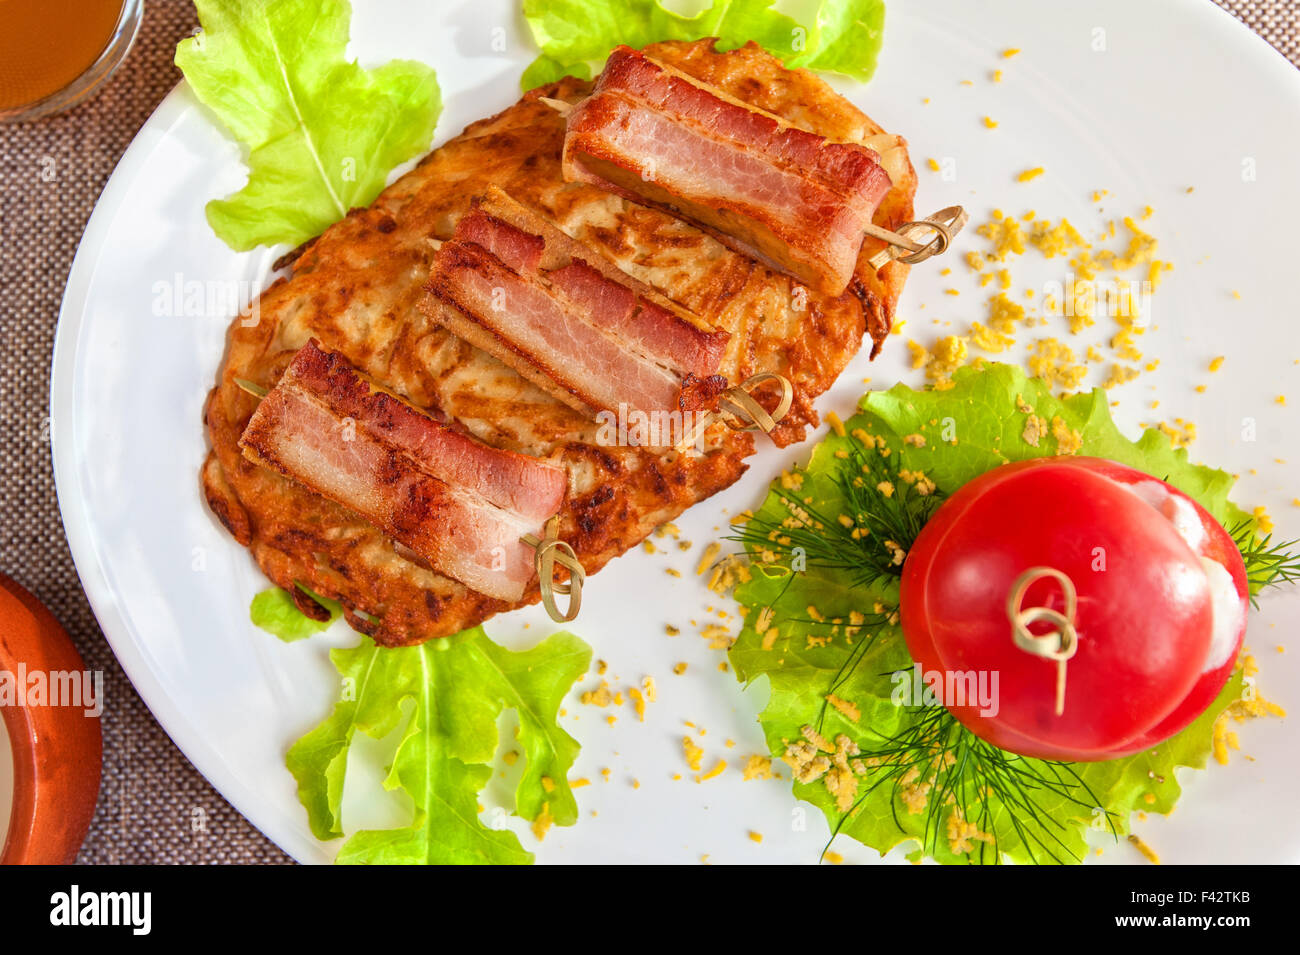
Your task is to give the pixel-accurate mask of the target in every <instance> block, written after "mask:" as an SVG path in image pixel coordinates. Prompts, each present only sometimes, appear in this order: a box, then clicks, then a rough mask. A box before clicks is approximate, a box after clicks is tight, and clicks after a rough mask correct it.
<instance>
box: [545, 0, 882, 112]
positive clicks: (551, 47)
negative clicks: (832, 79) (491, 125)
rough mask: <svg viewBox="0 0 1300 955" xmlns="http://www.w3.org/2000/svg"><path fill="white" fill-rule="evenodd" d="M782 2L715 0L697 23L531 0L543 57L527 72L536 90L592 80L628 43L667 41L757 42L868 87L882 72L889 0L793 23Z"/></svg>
mask: <svg viewBox="0 0 1300 955" xmlns="http://www.w3.org/2000/svg"><path fill="white" fill-rule="evenodd" d="M773 4H774V0H712V2H711V3H709V5H708V6H707V7H706V8H705V9H702V10H700V11H699V12H698V13H697V14H695V15H694V16H683V15H682V14H679V13H674V12H673V11H672V10H669V9H667V8H666V7H665V6H664V5H663V3H661V2H660V0H524V19H525V20H526V21H527V22H528V27H529V29H530V30H531V31H532V34H533V39H535V40H536V41H537V45H538V46H539V47H540V48H541V51H542V55H541V56H539V57H538V58H537V59H536V60H534V61H533V63H532V64H531V65H530V66H529V67H528V69H526V70H525V71H524V75H523V78H522V79H521V80H520V85H521V86H522V87H523V88H524V89H526V90H527V89H532V88H533V87H536V86H540V85H542V84H543V83H549V82H552V81H554V80H558V79H559V78H560V77H562V76H566V75H572V76H577V77H580V78H582V79H589V78H590V77H591V75H592V66H593V65H597V66H598V65H599V64H601V63H603V62H604V60H605V57H606V56H608V55H609V51H610V50H612V49H613V48H614V47H615V46H617V45H618V44H620V43H625V44H627V45H628V46H632V47H638V48H639V47H643V46H645V45H646V44H647V43H655V42H658V41H661V40H698V39H700V38H701V37H708V36H715V37H718V38H719V42H718V48H719V49H721V50H730V49H735V48H736V47H738V46H744V45H745V44H746V43H748V42H749V41H750V40H753V41H754V42H755V43H757V44H759V45H760V46H762V47H763V48H764V49H766V50H767V51H768V52H770V53H772V54H774V55H776V56H778V57H780V58H781V59H782V60H783V61H784V62H785V65H786V66H788V67H791V68H794V67H805V68H807V69H812V70H824V71H827V72H832V73H842V74H844V75H846V76H851V77H853V78H854V79H856V80H861V81H864V82H865V81H866V80H869V79H870V78H871V75H872V73H874V72H875V69H876V56H877V54H878V53H879V52H880V42H881V37H882V34H883V31H884V23H885V4H884V0H815V2H813V3H811V4H808V3H806V4H804V8H805V9H806V10H807V14H806V16H805V17H804V18H803V19H801V20H795V19H792V18H791V17H789V16H786V15H785V14H784V13H779V12H777V11H776V10H773V9H772V6H773Z"/></svg>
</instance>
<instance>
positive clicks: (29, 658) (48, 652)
mask: <svg viewBox="0 0 1300 955" xmlns="http://www.w3.org/2000/svg"><path fill="white" fill-rule="evenodd" d="M85 669H86V665H85V664H84V663H83V662H82V660H81V655H80V654H79V653H77V649H76V647H74V646H73V645H72V641H71V640H70V639H69V638H68V634H67V631H65V630H64V629H63V627H61V626H60V625H59V622H58V621H57V620H55V619H54V617H53V615H52V614H51V613H50V612H49V611H48V610H46V609H45V607H44V606H42V604H41V603H40V602H39V601H38V600H37V599H36V598H35V597H33V596H32V595H31V594H29V593H28V592H27V591H26V590H24V589H23V588H22V587H20V586H19V585H18V584H16V583H14V582H13V581H12V580H10V579H9V578H8V577H6V576H4V575H3V574H0V671H4V670H7V671H9V673H11V674H13V675H14V676H13V677H12V680H13V681H15V682H16V681H17V678H18V675H19V674H20V673H24V672H25V673H27V674H33V673H45V674H47V675H48V674H50V673H55V672H65V673H77V674H80V673H83V672H85ZM0 679H4V677H0ZM47 679H48V678H47ZM11 686H12V684H11ZM17 690H18V692H25V688H24V687H17ZM0 691H2V688H0ZM2 699H3V696H2V695H0V700H2ZM23 699H24V700H25V701H26V700H30V697H28V696H24V697H23ZM5 702H6V703H7V701H5ZM50 702H51V701H50V700H49V699H48V698H47V699H46V700H45V701H44V704H43V705H30V706H19V705H17V701H16V700H15V701H14V703H13V705H0V716H3V717H4V727H5V729H6V730H7V731H8V733H9V741H10V746H11V748H12V750H13V763H14V794H13V809H12V812H11V814H10V817H9V835H8V838H7V839H6V840H5V845H4V851H3V853H0V863H3V864H7V865H14V864H36V865H52V864H61V863H68V862H72V861H73V859H74V858H75V857H76V855H77V850H78V849H79V848H80V847H81V842H82V840H83V839H85V837H86V830H87V829H88V828H89V827H90V819H91V817H92V816H93V815H94V813H95V802H96V800H97V799H98V798H99V773H100V757H101V755H102V741H101V737H100V731H99V718H98V716H95V715H87V713H86V710H87V709H89V708H90V707H89V705H88V704H87V705H81V706H69V705H58V706H54V705H50ZM64 702H66V701H64ZM84 702H85V701H84V700H83V703H84ZM99 702H100V704H101V706H102V703H103V701H102V700H101V701H99Z"/></svg>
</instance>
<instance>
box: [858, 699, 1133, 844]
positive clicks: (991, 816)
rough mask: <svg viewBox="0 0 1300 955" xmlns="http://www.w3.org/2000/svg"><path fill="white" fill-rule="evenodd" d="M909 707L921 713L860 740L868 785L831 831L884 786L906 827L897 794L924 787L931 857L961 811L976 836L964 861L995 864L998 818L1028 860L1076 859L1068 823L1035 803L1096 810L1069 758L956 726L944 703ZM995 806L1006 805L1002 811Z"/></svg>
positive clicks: (1110, 818) (1108, 822)
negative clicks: (1021, 751) (1052, 801)
mask: <svg viewBox="0 0 1300 955" xmlns="http://www.w3.org/2000/svg"><path fill="white" fill-rule="evenodd" d="M909 709H914V710H918V711H919V712H920V714H921V715H920V716H919V717H918V718H917V720H916V722H914V723H912V724H911V725H909V726H908V727H907V728H906V729H904V730H902V731H901V732H900V733H898V734H897V735H895V736H890V737H885V738H884V739H883V740H882V741H881V742H880V743H878V744H876V745H875V746H873V747H870V748H865V747H861V744H859V746H860V750H861V751H860V753H859V754H858V755H856V756H854V757H853V762H855V763H860V764H861V765H862V766H863V767H864V769H865V770H866V773H867V775H866V777H864V778H865V779H866V780H868V781H869V785H868V786H867V788H866V790H865V792H864V793H863V794H862V795H861V796H860V797H859V798H858V800H857V802H856V803H855V804H854V806H853V807H852V808H851V809H850V810H849V811H848V812H847V813H845V814H844V815H843V816H841V818H840V821H839V823H838V824H837V825H836V827H835V833H838V832H839V831H840V829H841V828H842V827H843V826H844V824H845V823H846V822H847V821H848V819H849V818H850V817H851V816H852V815H853V813H854V812H855V811H856V810H857V809H858V807H859V805H861V803H862V801H863V800H865V799H866V798H867V797H868V796H869V795H870V794H871V793H872V792H874V791H875V790H876V789H878V788H879V787H881V786H889V787H890V789H891V798H890V807H891V808H890V811H891V812H892V813H893V818H894V824H895V825H896V826H897V827H898V829H899V831H900V832H904V831H906V830H905V829H904V827H903V822H902V820H901V819H900V818H899V815H898V805H899V803H900V802H901V801H902V800H901V797H902V795H903V793H904V791H905V790H907V789H913V788H915V789H917V790H918V791H919V790H920V789H924V790H925V809H924V812H925V828H924V833H923V837H922V847H923V850H924V851H926V852H927V853H928V854H930V855H932V856H933V855H934V854H935V851H936V849H937V847H938V840H939V839H940V838H941V837H943V835H944V833H943V830H944V827H945V822H946V820H948V819H949V818H950V816H951V813H953V812H957V811H958V810H960V812H961V816H960V818H961V819H962V820H964V821H965V822H968V823H972V824H973V825H975V826H976V828H977V829H978V835H972V836H971V837H970V838H971V839H972V840H973V842H972V851H971V852H967V853H966V855H967V859H968V861H969V862H970V863H973V864H985V863H992V864H998V863H1000V862H1001V860H1002V855H1003V851H1002V847H1001V845H1000V836H999V823H1000V822H1004V823H1005V825H1007V826H1010V827H1011V829H1012V831H1014V832H1015V834H1016V836H1017V837H1018V838H1019V839H1020V842H1021V843H1022V844H1023V845H1024V847H1025V850H1026V851H1027V852H1028V854H1029V857H1030V858H1031V859H1032V860H1033V861H1034V862H1046V861H1050V862H1054V863H1058V864H1059V863H1064V862H1078V861H1080V860H1079V857H1078V856H1076V855H1075V853H1074V852H1073V851H1072V850H1071V848H1070V847H1069V846H1068V845H1067V844H1066V843H1065V841H1064V840H1063V839H1062V838H1061V835H1060V834H1061V833H1062V832H1065V831H1066V829H1067V826H1066V824H1065V823H1063V822H1061V821H1059V820H1057V819H1056V818H1054V817H1053V816H1052V814H1051V812H1050V811H1049V810H1048V809H1046V808H1045V807H1044V806H1043V805H1042V804H1041V800H1042V799H1043V798H1044V797H1046V796H1056V797H1058V798H1060V799H1064V800H1066V801H1067V802H1070V803H1073V804H1074V805H1076V806H1078V807H1080V808H1081V809H1084V810H1086V811H1087V812H1089V813H1093V812H1095V811H1096V807H1097V806H1098V805H1099V800H1098V799H1097V797H1096V795H1095V794H1094V793H1093V792H1092V790H1091V788H1090V787H1089V786H1088V784H1087V783H1086V782H1084V781H1083V779H1082V778H1081V777H1080V776H1079V774H1078V772H1077V771H1076V770H1075V768H1074V766H1073V765H1072V764H1071V763H1068V762H1060V761H1054V760H1042V759H1032V758H1029V757H1025V756H1019V755H1017V754H1015V753H1009V752H1007V751H1005V750H1002V749H999V748H998V747H996V746H994V745H993V744H992V743H989V742H986V741H985V740H983V739H980V738H979V737H978V736H976V735H975V734H974V733H972V732H971V731H970V730H968V729H967V728H966V727H964V726H962V724H961V723H960V722H958V720H957V718H956V717H955V716H953V715H952V713H950V712H949V711H948V710H947V709H946V708H945V707H942V706H938V707H921V708H917V707H909ZM999 808H1000V809H1002V810H1005V811H1004V812H1002V813H1001V814H1000V815H999V814H998V810H999ZM995 815H996V816H997V818H995ZM1104 816H1105V820H1106V825H1107V828H1108V829H1109V830H1110V832H1111V833H1112V834H1113V835H1116V836H1118V831H1117V830H1116V828H1115V822H1114V818H1113V814H1112V813H1110V812H1105V813H1104ZM975 846H978V849H977V850H976V849H975Z"/></svg>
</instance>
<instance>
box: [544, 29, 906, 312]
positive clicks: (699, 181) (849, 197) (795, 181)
mask: <svg viewBox="0 0 1300 955" xmlns="http://www.w3.org/2000/svg"><path fill="white" fill-rule="evenodd" d="M878 160H879V157H878V156H877V155H876V154H875V153H874V152H873V151H872V150H870V149H868V148H867V147H865V146H862V145H860V144H857V143H840V142H833V141H830V140H827V139H825V138H824V137H822V136H818V135H816V134H814V133H810V132H808V131H806V130H803V129H799V128H798V127H794V126H791V125H788V124H786V123H782V122H781V121H779V120H778V119H776V118H775V117H772V116H769V115H767V114H765V113H762V112H760V111H757V110H753V109H750V108H749V107H747V106H745V105H743V104H740V103H738V102H736V101H734V100H732V99H731V98H730V97H727V96H725V94H722V93H721V91H717V90H713V89H711V88H709V87H707V86H705V85H704V84H702V83H699V82H698V81H696V80H693V79H691V78H689V77H687V76H685V75H684V74H679V73H677V72H675V71H672V70H670V69H668V68H665V67H664V66H663V65H662V64H659V63H657V62H656V61H654V60H652V59H650V58H648V57H645V56H644V55H643V54H641V53H639V52H637V51H635V50H630V49H628V48H626V47H620V48H618V49H616V50H615V51H614V53H612V54H611V55H610V58H609V60H608V62H607V64H606V67H605V70H604V72H603V73H602V74H601V77H600V79H599V80H598V81H597V84H596V87H595V91H594V92H593V94H592V95H591V96H590V97H588V98H587V99H586V100H584V101H583V102H582V103H581V104H579V105H578V106H577V108H575V109H574V110H573V111H572V112H571V113H570V114H569V117H568V129H567V135H566V137H565V148H564V175H565V178H566V179H570V180H577V181H583V182H590V183H594V184H596V185H600V186H602V187H604V188H607V189H610V190H611V191H613V192H615V193H617V194H619V195H622V196H624V197H625V198H629V199H632V200H633V201H639V202H646V203H649V204H651V205H654V206H657V207H660V208H665V209H667V210H668V211H670V212H673V213H674V214H676V215H679V216H681V217H683V218H687V219H690V220H692V221H693V222H695V223H696V224H698V225H702V226H704V227H706V228H707V229H708V230H709V231H710V232H711V233H713V234H715V235H717V236H718V237H719V238H720V239H722V240H723V241H724V242H726V243H727V244H728V245H731V246H732V247H733V248H736V249H738V251H741V252H743V253H745V254H748V255H750V256H752V257H754V258H758V259H759V260H761V261H763V262H764V263H766V264H769V265H772V266H774V267H776V268H778V269H781V270H784V271H787V272H789V273H791V274H793V275H794V276H795V277H797V278H799V279H800V280H801V281H803V282H805V283H806V284H808V285H810V286H811V287H813V288H816V289H817V290H818V291H822V292H826V293H828V294H834V295H838V294H840V293H842V292H843V291H844V288H845V286H846V285H847V284H848V282H849V279H850V277H851V276H852V274H853V268H854V266H855V264H856V262H857V257H858V253H859V250H860V249H861V246H862V237H863V236H862V227H863V226H864V225H866V224H867V223H869V222H870V221H871V216H872V214H873V213H874V212H875V209H876V206H877V205H878V204H879V203H880V200H881V199H882V198H883V197H884V195H885V194H886V192H888V190H889V188H890V185H891V183H890V179H889V176H888V174H887V173H886V172H885V170H884V169H883V168H882V167H881V165H880V163H879V161H878Z"/></svg>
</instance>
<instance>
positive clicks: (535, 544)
mask: <svg viewBox="0 0 1300 955" xmlns="http://www.w3.org/2000/svg"><path fill="white" fill-rule="evenodd" d="M558 523H559V519H558V518H555V517H552V518H551V519H550V520H549V521H547V522H546V530H545V531H544V532H543V533H544V536H543V537H542V539H541V540H538V539H537V538H536V537H534V536H533V535H532V534H525V535H524V536H523V538H521V539H522V540H523V542H524V543H525V544H527V545H528V546H530V547H532V548H534V549H535V550H536V555H535V557H534V566H535V567H536V568H537V581H538V587H539V588H540V589H541V593H542V606H543V607H545V608H546V613H547V615H548V616H550V618H551V619H552V620H554V621H555V622H556V623H568V622H569V621H571V620H573V619H575V618H576V617H577V616H578V611H579V610H580V609H581V607H582V585H583V583H585V582H586V579H587V572H586V571H585V570H583V568H582V564H581V563H580V562H579V561H578V555H577V554H576V553H574V550H573V547H572V546H570V545H569V543H568V542H567V541H562V540H559V539H558V538H557V537H556V533H557V525H558ZM556 564H559V565H560V566H561V567H563V568H564V569H565V570H567V571H568V572H569V579H568V581H567V582H565V581H557V580H556V579H555V565H556ZM557 594H558V595H560V596H567V597H568V598H569V606H568V608H567V609H564V610H561V609H560V605H559V603H558V602H557V601H556V599H555V598H556V595H557Z"/></svg>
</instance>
